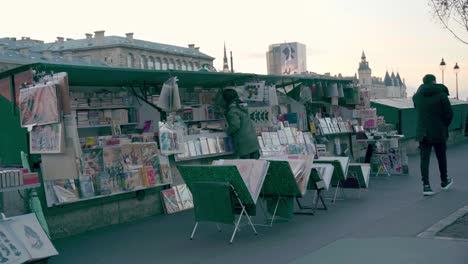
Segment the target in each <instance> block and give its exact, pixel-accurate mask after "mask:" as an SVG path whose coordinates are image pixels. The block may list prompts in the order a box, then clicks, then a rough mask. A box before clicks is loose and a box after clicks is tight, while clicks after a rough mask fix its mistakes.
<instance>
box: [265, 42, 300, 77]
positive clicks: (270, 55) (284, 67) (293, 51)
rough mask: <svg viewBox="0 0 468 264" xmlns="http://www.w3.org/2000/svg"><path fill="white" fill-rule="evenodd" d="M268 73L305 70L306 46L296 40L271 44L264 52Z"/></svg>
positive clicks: (297, 72) (280, 73) (285, 73)
mask: <svg viewBox="0 0 468 264" xmlns="http://www.w3.org/2000/svg"><path fill="white" fill-rule="evenodd" d="M266 57H267V70H268V74H277V75H289V74H300V73H304V72H307V55H306V46H305V45H304V44H301V43H298V42H292V43H282V44H272V45H270V46H269V48H268V51H267V53H266Z"/></svg>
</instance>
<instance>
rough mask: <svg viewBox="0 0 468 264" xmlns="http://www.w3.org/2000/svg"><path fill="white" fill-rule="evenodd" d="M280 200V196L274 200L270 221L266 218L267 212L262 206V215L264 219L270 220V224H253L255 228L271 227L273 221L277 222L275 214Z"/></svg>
mask: <svg viewBox="0 0 468 264" xmlns="http://www.w3.org/2000/svg"><path fill="white" fill-rule="evenodd" d="M281 199H283V198H282V197H281V196H278V198H277V199H276V205H275V210H274V211H273V215H272V216H271V220H270V218H268V211H267V210H265V209H264V208H263V206H262V211H263V214H264V215H265V219H266V220H270V223H269V224H255V225H256V226H267V227H273V223H274V221H275V220H279V219H276V213H277V212H278V207H279V203H280V201H281Z"/></svg>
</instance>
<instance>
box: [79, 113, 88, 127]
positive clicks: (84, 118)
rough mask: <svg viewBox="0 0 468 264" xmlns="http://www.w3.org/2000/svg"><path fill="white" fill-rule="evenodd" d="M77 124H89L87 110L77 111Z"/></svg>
mask: <svg viewBox="0 0 468 264" xmlns="http://www.w3.org/2000/svg"><path fill="white" fill-rule="evenodd" d="M77 117H78V126H89V125H90V124H89V116H88V111H82V110H80V111H77Z"/></svg>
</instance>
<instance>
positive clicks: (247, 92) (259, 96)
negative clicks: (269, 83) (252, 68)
mask: <svg viewBox="0 0 468 264" xmlns="http://www.w3.org/2000/svg"><path fill="white" fill-rule="evenodd" d="M242 99H243V100H245V101H257V102H263V100H264V99H265V82H250V83H246V84H245V85H244V87H243V89H242Z"/></svg>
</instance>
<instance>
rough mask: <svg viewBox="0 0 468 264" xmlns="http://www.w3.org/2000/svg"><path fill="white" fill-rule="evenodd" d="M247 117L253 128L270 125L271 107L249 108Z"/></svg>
mask: <svg viewBox="0 0 468 264" xmlns="http://www.w3.org/2000/svg"><path fill="white" fill-rule="evenodd" d="M249 116H250V120H252V123H253V124H254V126H257V127H258V126H262V127H263V126H271V125H272V119H271V118H272V111H271V107H249Z"/></svg>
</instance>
